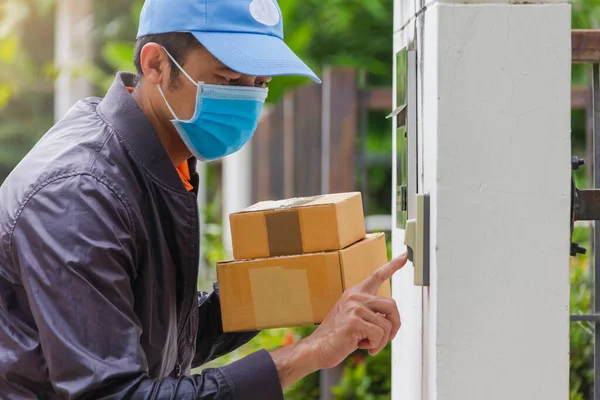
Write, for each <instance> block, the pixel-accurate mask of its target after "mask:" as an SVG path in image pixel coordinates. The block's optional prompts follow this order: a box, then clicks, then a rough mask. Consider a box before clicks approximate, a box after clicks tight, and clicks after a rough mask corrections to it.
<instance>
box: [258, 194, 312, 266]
mask: <svg viewBox="0 0 600 400" xmlns="http://www.w3.org/2000/svg"><path fill="white" fill-rule="evenodd" d="M323 197H324V196H322V195H321V196H314V197H298V198H295V199H289V200H282V201H280V202H276V204H275V205H271V209H272V210H274V212H271V213H268V214H265V223H266V225H267V238H268V242H269V254H270V255H271V257H277V256H284V255H290V254H303V253H304V248H303V245H302V229H301V227H300V211H299V210H298V207H301V206H303V205H306V204H309V203H312V202H314V201H317V200H319V199H321V198H323Z"/></svg>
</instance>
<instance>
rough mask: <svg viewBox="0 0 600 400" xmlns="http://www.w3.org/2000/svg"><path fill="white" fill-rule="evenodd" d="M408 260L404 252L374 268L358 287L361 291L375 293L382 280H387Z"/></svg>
mask: <svg viewBox="0 0 600 400" xmlns="http://www.w3.org/2000/svg"><path fill="white" fill-rule="evenodd" d="M407 260H408V254H407V253H404V254H402V255H401V256H398V257H396V258H394V259H393V260H392V261H390V262H389V263H387V264H385V265H384V266H383V267H381V268H379V269H377V270H375V271H374V272H373V273H372V274H371V275H369V276H368V277H367V278H366V279H365V280H364V281H362V283H360V284H359V285H358V286H359V289H360V291H361V292H365V293H369V294H375V293H377V291H378V290H379V288H380V287H381V285H382V284H383V282H385V281H387V280H388V279H390V278H391V277H392V275H394V274H395V273H396V272H397V271H399V270H400V268H402V267H404V265H406V261H407Z"/></svg>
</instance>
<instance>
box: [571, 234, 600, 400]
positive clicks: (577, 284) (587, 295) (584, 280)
mask: <svg viewBox="0 0 600 400" xmlns="http://www.w3.org/2000/svg"><path fill="white" fill-rule="evenodd" d="M573 236H574V240H575V241H576V242H578V243H580V244H582V245H583V246H584V247H586V248H588V249H589V240H588V239H589V229H586V228H576V229H575V231H574V235H573ZM591 299H592V291H591V277H590V258H589V257H588V256H578V257H576V258H575V257H573V258H571V301H570V308H571V314H588V313H590V312H591ZM593 332H594V326H593V325H592V324H590V323H589V322H578V323H572V324H571V326H570V347H571V357H570V373H569V377H570V393H569V400H587V399H590V398H591V395H592V389H593V386H594V385H593V382H594V374H593V367H592V361H593V351H594V348H593V344H592V343H593V335H594V333H593Z"/></svg>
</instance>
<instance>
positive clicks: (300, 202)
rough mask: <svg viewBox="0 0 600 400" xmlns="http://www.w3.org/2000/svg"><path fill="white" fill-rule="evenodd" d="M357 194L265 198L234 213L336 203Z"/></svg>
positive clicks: (358, 193) (357, 193)
mask: <svg viewBox="0 0 600 400" xmlns="http://www.w3.org/2000/svg"><path fill="white" fill-rule="evenodd" d="M357 195H360V192H348V193H334V194H324V195H319V196H312V197H294V198H291V199H285V200H267V201H261V202H259V203H256V204H254V205H252V206H250V207H247V208H245V209H243V210H241V211H238V212H237V213H236V214H238V213H239V214H241V213H249V212H257V211H269V210H285V209H289V208H299V207H310V206H317V205H324V204H336V203H339V202H342V201H344V200H347V199H349V198H351V197H353V196H357Z"/></svg>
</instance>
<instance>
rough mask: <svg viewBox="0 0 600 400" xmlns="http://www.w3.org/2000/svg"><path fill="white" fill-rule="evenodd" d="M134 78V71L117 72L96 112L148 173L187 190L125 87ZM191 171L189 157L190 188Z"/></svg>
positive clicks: (192, 162) (193, 166)
mask: <svg viewBox="0 0 600 400" xmlns="http://www.w3.org/2000/svg"><path fill="white" fill-rule="evenodd" d="M134 81H135V75H134V74H131V73H128V72H119V73H118V74H117V77H116V79H115V81H114V83H113V84H112V86H111V87H110V89H109V90H108V92H107V94H106V96H105V97H104V99H102V101H101V102H100V104H99V105H98V112H99V113H100V115H101V116H102V117H103V118H104V119H105V121H106V122H107V123H108V124H109V125H111V126H112V127H113V128H114V129H115V131H116V133H117V136H118V137H119V139H120V140H121V141H122V142H124V145H125V146H126V147H127V149H128V150H129V152H131V153H132V155H133V156H134V158H135V159H136V160H137V161H138V162H140V163H141V164H142V166H143V167H144V169H145V170H146V171H147V172H148V173H150V175H152V176H153V177H154V178H155V179H158V180H160V181H161V182H162V183H164V184H166V185H168V186H170V187H171V188H172V189H175V190H177V191H182V192H187V191H186V190H185V187H184V186H183V182H181V178H180V177H179V174H178V173H177V170H176V169H175V166H174V165H173V163H172V161H171V159H170V158H169V155H168V154H167V151H166V150H165V148H164V147H163V145H162V142H161V141H160V139H159V137H158V135H157V134H156V131H155V130H154V127H153V126H152V124H150V120H149V119H148V118H147V117H146V115H145V114H144V113H143V111H142V110H141V109H140V107H139V106H138V104H137V103H136V101H135V100H134V98H133V96H132V95H131V94H130V93H129V91H128V90H127V87H132V86H135V85H134ZM195 171H196V160H195V159H194V158H192V159H190V172H191V174H192V184H193V185H194V187H196V186H197V181H198V179H197V174H196V172H195Z"/></svg>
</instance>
